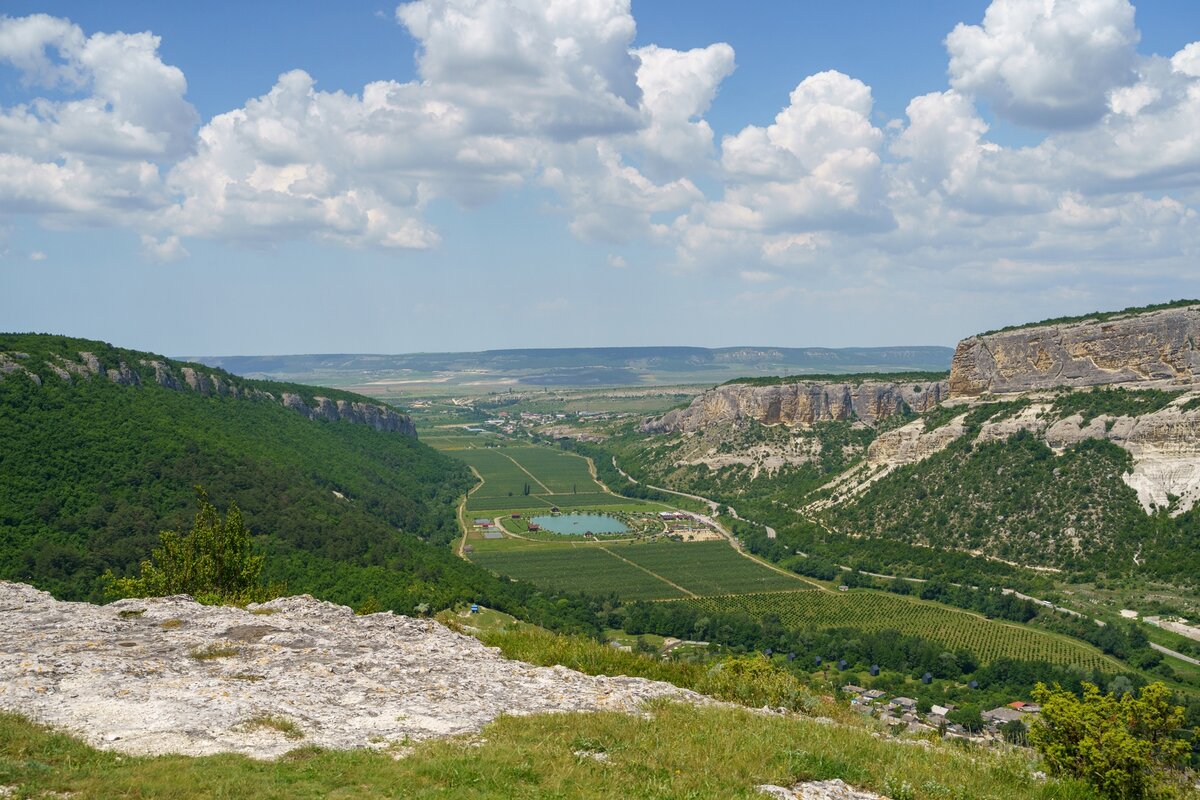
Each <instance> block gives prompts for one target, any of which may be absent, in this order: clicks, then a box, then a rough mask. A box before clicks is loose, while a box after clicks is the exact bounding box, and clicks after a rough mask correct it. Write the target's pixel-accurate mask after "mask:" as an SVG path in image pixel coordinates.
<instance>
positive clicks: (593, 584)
mask: <svg viewBox="0 0 1200 800" xmlns="http://www.w3.org/2000/svg"><path fill="white" fill-rule="evenodd" d="M628 549H629V548H622V549H621V552H622V553H624V552H625V551H626V550H628ZM471 560H472V561H474V562H475V563H477V564H479V565H481V566H483V567H487V568H488V569H490V570H492V571H494V572H497V573H499V574H501V575H507V576H508V577H510V578H515V579H516V580H519V581H528V582H529V583H533V584H536V585H537V586H540V587H542V588H545V589H549V590H552V591H573V592H586V593H589V594H609V593H610V592H616V593H617V594H618V595H619V596H620V597H621V598H622V599H623V600H660V599H663V598H670V597H683V596H684V593H683V592H681V591H679V590H678V589H676V588H674V587H673V586H671V585H670V584H668V583H666V582H665V581H662V580H659V579H658V578H656V577H654V576H653V575H649V574H647V573H646V572H643V571H642V570H640V569H638V568H637V567H635V566H632V565H630V564H627V563H626V562H624V561H622V560H621V559H619V558H616V557H615V556H613V555H611V554H610V553H608V552H605V551H604V550H602V549H600V548H599V547H596V546H582V547H572V546H570V545H565V546H557V547H556V546H552V545H550V546H547V545H540V546H539V545H535V546H532V547H527V548H520V549H513V548H506V549H495V550H486V549H485V550H477V551H476V552H475V553H474V554H472V556H471Z"/></svg>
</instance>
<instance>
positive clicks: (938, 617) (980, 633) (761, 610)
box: [678, 590, 1121, 671]
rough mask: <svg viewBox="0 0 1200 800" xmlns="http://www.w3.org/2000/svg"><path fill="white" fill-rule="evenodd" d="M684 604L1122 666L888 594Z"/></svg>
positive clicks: (1055, 640) (999, 652)
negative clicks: (891, 631) (891, 630)
mask: <svg viewBox="0 0 1200 800" xmlns="http://www.w3.org/2000/svg"><path fill="white" fill-rule="evenodd" d="M678 602H684V603H689V604H691V605H694V606H697V607H699V608H701V609H711V610H713V611H723V612H730V611H745V612H746V613H748V614H750V615H752V616H755V617H761V616H763V615H765V614H775V615H777V616H778V617H779V618H780V620H781V621H782V622H783V624H784V625H785V626H787V627H789V628H810V627H811V628H841V627H846V628H857V629H860V630H865V631H879V630H885V629H895V630H898V631H900V632H901V633H903V634H908V635H912V636H921V637H923V638H926V639H929V640H930V641H934V642H939V643H941V644H943V645H945V646H946V647H951V648H965V649H967V650H970V651H971V652H972V653H974V654H975V655H976V656H978V657H979V659H980V660H981V662H982V663H987V662H989V661H993V660H995V659H997V658H1001V657H1006V656H1007V657H1010V658H1016V659H1022V660H1028V661H1049V662H1051V663H1055V664H1067V665H1074V666H1079V667H1084V668H1086V669H1092V668H1098V669H1102V670H1107V671H1112V670H1113V669H1114V668H1120V666H1121V665H1120V664H1119V663H1118V662H1115V661H1113V660H1112V659H1110V658H1108V657H1106V656H1105V655H1104V654H1102V653H1101V652H1100V651H1099V650H1097V649H1096V648H1094V647H1091V646H1090V645H1087V644H1084V643H1082V642H1079V641H1075V640H1072V639H1069V638H1067V637H1065V636H1059V635H1056V634H1053V633H1049V632H1046V631H1039V630H1036V629H1034V628H1030V627H1026V626H1022V625H1017V624H1016V623H1008V622H1000V621H997V620H987V619H985V618H983V617H981V616H979V615H976V614H971V613H969V612H966V611H960V610H958V609H955V608H950V607H949V606H942V605H938V604H936V603H929V602H925V601H921V600H916V599H913V598H908V597H901V596H899V595H893V594H887V593H884V592H873V591H852V592H839V593H832V592H820V591H816V590H813V591H801V592H786V593H773V594H756V595H741V596H730V597H704V598H694V599H687V600H681V601H678Z"/></svg>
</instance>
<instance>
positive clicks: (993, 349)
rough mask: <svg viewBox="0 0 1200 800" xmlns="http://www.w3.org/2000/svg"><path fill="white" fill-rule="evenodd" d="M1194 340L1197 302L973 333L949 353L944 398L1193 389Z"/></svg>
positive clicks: (1199, 370) (1199, 328)
mask: <svg viewBox="0 0 1200 800" xmlns="http://www.w3.org/2000/svg"><path fill="white" fill-rule="evenodd" d="M1197 340H1200V305H1195V306H1185V307H1182V308H1173V309H1166V310H1163V311H1154V312H1149V313H1141V314H1130V315H1127V316H1118V317H1111V318H1108V319H1105V320H1102V321H1100V320H1084V321H1082V322H1073V323H1068V324H1062V325H1045V326H1040V327H1035V328H1021V329H1019V330H1013V331H1005V332H1003V333H993V334H986V335H983V336H972V337H970V338H969V339H964V340H963V341H961V342H959V345H958V349H957V350H956V351H955V353H954V360H953V362H952V363H951V367H950V395H951V396H952V397H975V396H978V395H981V394H986V393H992V394H1006V393H1010V392H1025V391H1030V390H1036V389H1049V388H1052V387H1055V386H1099V385H1104V384H1124V385H1127V386H1140V387H1143V388H1147V387H1155V386H1157V387H1162V388H1170V387H1176V388H1186V387H1188V386H1194V385H1200V351H1198V350H1197V349H1196V342H1197Z"/></svg>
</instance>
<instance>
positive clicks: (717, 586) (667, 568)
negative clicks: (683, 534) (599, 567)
mask: <svg viewBox="0 0 1200 800" xmlns="http://www.w3.org/2000/svg"><path fill="white" fill-rule="evenodd" d="M617 552H620V554H621V555H622V556H624V557H625V558H627V559H629V560H630V561H633V562H634V563H636V564H638V565H639V566H642V567H645V568H646V569H648V570H650V571H651V572H654V573H656V574H658V575H661V576H663V577H664V578H666V579H667V580H669V581H671V582H672V583H676V584H679V585H680V586H682V587H683V588H685V589H687V590H688V591H690V592H693V593H695V594H700V595H704V594H737V593H741V592H769V591H787V590H789V589H807V588H811V584H809V583H806V582H804V581H802V580H800V579H798V578H794V577H792V576H790V575H784V574H782V573H780V572H776V571H775V570H773V569H770V568H768V567H765V566H763V565H762V564H759V563H758V562H756V561H752V560H751V559H748V558H745V557H744V556H740V555H738V554H737V553H736V552H735V551H734V549H733V548H732V547H730V546H729V545H728V544H727V543H726V542H723V541H722V542H688V543H682V544H681V543H678V542H668V543H657V542H656V543H653V544H644V545H638V546H636V547H624V548H621V550H619V551H617Z"/></svg>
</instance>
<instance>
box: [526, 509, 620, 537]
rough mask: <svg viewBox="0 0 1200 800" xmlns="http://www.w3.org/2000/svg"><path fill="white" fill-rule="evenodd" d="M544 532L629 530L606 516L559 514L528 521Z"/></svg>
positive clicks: (616, 531)
mask: <svg viewBox="0 0 1200 800" xmlns="http://www.w3.org/2000/svg"><path fill="white" fill-rule="evenodd" d="M530 522H532V523H534V524H535V525H538V526H540V527H541V529H542V530H544V531H550V532H552V533H573V534H577V535H582V534H585V533H627V532H628V531H629V528H626V527H625V523H623V522H621V520H619V519H617V518H616V517H610V516H608V515H607V514H559V515H556V516H553V517H551V516H544V517H534V518H533V519H531V520H530Z"/></svg>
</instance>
